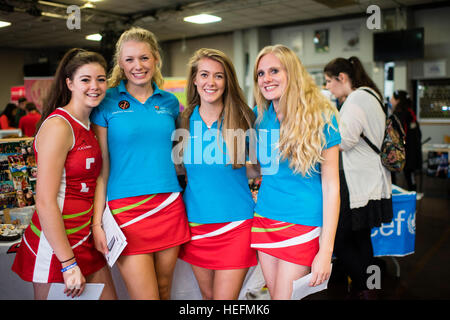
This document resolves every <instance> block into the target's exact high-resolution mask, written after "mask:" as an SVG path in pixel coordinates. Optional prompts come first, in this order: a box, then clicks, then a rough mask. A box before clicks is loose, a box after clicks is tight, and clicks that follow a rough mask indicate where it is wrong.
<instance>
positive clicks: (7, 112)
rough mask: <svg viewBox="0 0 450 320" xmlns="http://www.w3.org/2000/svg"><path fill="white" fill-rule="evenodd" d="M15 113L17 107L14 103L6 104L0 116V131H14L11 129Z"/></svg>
mask: <svg viewBox="0 0 450 320" xmlns="http://www.w3.org/2000/svg"><path fill="white" fill-rule="evenodd" d="M16 111H17V106H16V105H15V104H14V103H8V104H7V105H6V107H5V109H4V110H3V112H2V113H1V116H0V129H1V130H6V129H16V128H14V127H13V124H14V115H15V113H16Z"/></svg>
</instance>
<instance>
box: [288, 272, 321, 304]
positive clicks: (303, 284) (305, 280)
mask: <svg viewBox="0 0 450 320" xmlns="http://www.w3.org/2000/svg"><path fill="white" fill-rule="evenodd" d="M311 275H312V274H311V273H308V274H307V275H306V276H304V277H302V278H300V279H298V280H295V281H294V282H293V284H292V286H293V288H292V296H291V300H300V299H303V298H304V297H306V296H309V295H310V294H313V293H316V292H319V291H322V290H325V289H326V288H327V286H328V280H330V279H329V278H328V279H327V280H326V281H324V282H323V283H321V284H319V285H318V286H315V287H310V286H309V282H310V281H311Z"/></svg>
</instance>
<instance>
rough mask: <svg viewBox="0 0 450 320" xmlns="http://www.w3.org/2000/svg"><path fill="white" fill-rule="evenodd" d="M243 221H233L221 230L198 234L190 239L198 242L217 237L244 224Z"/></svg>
mask: <svg viewBox="0 0 450 320" xmlns="http://www.w3.org/2000/svg"><path fill="white" fill-rule="evenodd" d="M244 221H245V220H240V221H233V222H230V223H228V224H226V225H224V226H223V227H222V228H219V229H217V230H214V231H211V232H209V233H205V234H199V235H197V236H193V237H192V238H191V240H198V239H203V238H208V237H214V236H217V235H219V234H223V233H225V232H227V231H230V230H231V229H233V228H236V227H237V226H239V225H240V224H242V223H244Z"/></svg>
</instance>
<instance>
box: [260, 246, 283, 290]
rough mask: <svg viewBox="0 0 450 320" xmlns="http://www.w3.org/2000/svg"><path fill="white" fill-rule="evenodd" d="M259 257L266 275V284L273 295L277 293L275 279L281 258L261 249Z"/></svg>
mask: <svg viewBox="0 0 450 320" xmlns="http://www.w3.org/2000/svg"><path fill="white" fill-rule="evenodd" d="M258 259H259V263H260V264H261V270H262V272H263V275H264V280H265V281H266V286H267V288H268V289H269V294H270V296H271V297H272V296H273V295H274V294H275V281H276V276H277V270H278V261H280V259H278V258H275V257H274V256H271V255H270V254H267V253H264V252H261V251H258Z"/></svg>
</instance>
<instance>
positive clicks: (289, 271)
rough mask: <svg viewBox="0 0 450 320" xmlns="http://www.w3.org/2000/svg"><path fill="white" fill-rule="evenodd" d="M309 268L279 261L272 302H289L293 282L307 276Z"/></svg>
mask: <svg viewBox="0 0 450 320" xmlns="http://www.w3.org/2000/svg"><path fill="white" fill-rule="evenodd" d="M310 272H311V268H310V267H307V266H302V265H298V264H295V263H291V262H288V261H284V260H279V262H278V269H277V276H276V280H275V291H274V294H273V296H272V299H273V300H290V299H291V296H292V288H293V283H294V281H295V280H297V279H300V278H301V277H303V276H305V275H307V274H308V273H310Z"/></svg>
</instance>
